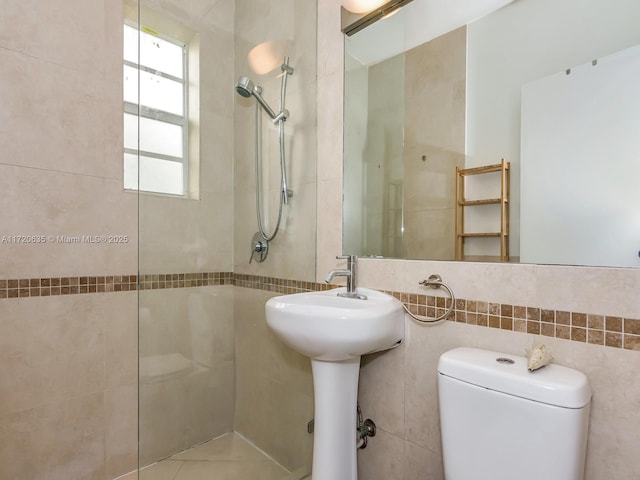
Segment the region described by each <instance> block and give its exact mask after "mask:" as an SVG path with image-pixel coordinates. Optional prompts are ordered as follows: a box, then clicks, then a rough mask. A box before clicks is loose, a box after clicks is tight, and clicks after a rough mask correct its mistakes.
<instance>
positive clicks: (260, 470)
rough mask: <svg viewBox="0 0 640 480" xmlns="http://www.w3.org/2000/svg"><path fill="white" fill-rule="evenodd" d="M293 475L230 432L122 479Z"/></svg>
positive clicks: (235, 479) (278, 479) (242, 479)
mask: <svg viewBox="0 0 640 480" xmlns="http://www.w3.org/2000/svg"><path fill="white" fill-rule="evenodd" d="M289 475H290V473H289V472H288V471H287V470H285V469H284V468H283V467H281V466H280V465H278V464H277V463H276V462H274V461H273V460H272V459H270V458H269V457H267V456H266V455H264V454H263V453H262V452H260V450H258V449H256V448H255V447H253V446H252V445H251V444H250V443H248V442H246V441H245V440H243V439H242V438H241V437H239V436H238V435H236V434H234V433H229V434H227V435H224V436H222V437H219V438H216V439H214V440H211V441H210V442H207V443H204V444H202V445H199V446H197V447H194V448H192V449H190V450H187V451H185V452H181V453H179V454H177V455H174V456H173V457H170V458H167V459H165V460H162V461H160V462H158V463H156V464H154V465H151V466H149V467H146V468H144V469H143V470H141V471H140V473H139V474H138V476H136V475H135V473H133V474H131V475H128V476H126V477H122V479H121V480H255V479H256V478H259V479H260V480H284V479H286V478H289V477H288V476H289Z"/></svg>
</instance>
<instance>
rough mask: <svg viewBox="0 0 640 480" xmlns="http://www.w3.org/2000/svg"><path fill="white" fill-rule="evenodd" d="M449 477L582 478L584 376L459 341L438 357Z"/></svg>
mask: <svg viewBox="0 0 640 480" xmlns="http://www.w3.org/2000/svg"><path fill="white" fill-rule="evenodd" d="M438 400H439V407H440V426H441V435H442V453H443V461H444V475H445V479H446V480H514V479H518V480H534V479H535V480H541V479H544V480H582V479H583V477H584V465H585V456H586V448H587V432H588V429H589V409H590V406H591V387H590V386H589V381H588V380H587V377H586V376H585V375H584V374H583V373H581V372H578V371H576V370H572V369H570V368H566V367H562V366H560V365H555V364H551V365H547V366H546V367H543V368H541V369H539V370H536V371H534V372H529V371H528V370H527V359H526V358H525V357H520V356H515V355H507V354H503V353H498V352H491V351H487V350H480V349H476V348H456V349H454V350H450V351H448V352H446V353H444V354H443V355H442V356H441V357H440V360H439V362H438Z"/></svg>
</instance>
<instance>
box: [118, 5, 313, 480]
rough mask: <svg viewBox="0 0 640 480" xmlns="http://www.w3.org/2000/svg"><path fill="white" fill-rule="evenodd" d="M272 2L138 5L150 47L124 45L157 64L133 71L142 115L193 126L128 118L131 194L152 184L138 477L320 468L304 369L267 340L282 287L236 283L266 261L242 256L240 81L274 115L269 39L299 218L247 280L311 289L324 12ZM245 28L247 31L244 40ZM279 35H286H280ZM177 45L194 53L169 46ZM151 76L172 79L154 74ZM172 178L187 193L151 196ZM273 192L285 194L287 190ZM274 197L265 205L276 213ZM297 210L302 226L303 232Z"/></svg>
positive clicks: (143, 269) (290, 479) (246, 140)
mask: <svg viewBox="0 0 640 480" xmlns="http://www.w3.org/2000/svg"><path fill="white" fill-rule="evenodd" d="M125 1H128V0H125ZM272 3H273V2H270V1H268V0H257V1H255V2H252V5H244V3H243V2H237V3H236V5H235V6H234V7H233V8H229V7H230V4H229V2H219V1H216V0H210V1H206V0H205V1H202V2H189V3H187V4H185V3H184V2H182V1H180V0H167V1H166V2H157V1H153V0H143V1H141V2H140V3H139V12H140V22H139V23H140V27H141V29H142V32H141V38H140V52H139V54H138V52H137V51H135V52H132V51H125V59H126V60H129V61H130V62H131V63H134V64H135V63H136V62H138V60H139V64H140V65H142V66H145V67H148V68H147V69H146V70H145V71H142V72H141V73H140V75H138V74H137V71H136V69H135V68H132V67H131V65H129V64H126V67H125V69H126V68H127V67H128V68H129V70H127V71H125V73H124V78H125V83H124V87H125V88H124V95H125V99H126V101H127V102H128V104H130V105H137V104H138V99H140V103H142V104H143V105H145V106H148V107H151V108H153V109H157V110H163V111H164V112H168V113H170V114H175V115H184V116H185V117H186V119H187V120H188V122H187V123H188V129H187V130H188V133H187V136H186V138H185V139H184V141H183V142H179V141H178V138H181V134H179V132H178V130H180V127H179V126H176V125H170V124H168V123H167V122H161V121H159V120H161V119H160V118H158V117H153V116H149V117H148V118H142V119H141V120H138V119H137V117H136V116H135V115H132V114H133V113H135V112H133V111H132V110H128V111H127V113H125V125H127V128H126V131H125V145H126V147H127V149H128V150H127V154H126V155H125V163H127V164H128V167H129V168H125V186H133V187H134V188H139V189H140V190H147V192H146V193H145V194H140V195H139V196H138V203H139V384H138V385H139V467H140V468H139V478H140V479H142V480H155V479H157V478H161V476H162V475H164V474H168V475H175V474H176V473H177V472H178V471H179V474H180V475H181V476H180V477H179V478H180V479H184V480H190V479H192V478H193V479H194V480H195V479H196V478H202V476H203V475H204V476H206V477H207V478H225V479H228V480H245V479H246V480H249V479H251V480H253V479H254V478H260V479H262V480H299V479H302V478H305V477H306V476H307V475H308V473H309V472H310V467H311V449H312V442H313V436H312V435H311V434H309V433H308V432H307V423H308V422H309V421H310V420H311V419H312V418H313V390H312V377H311V370H310V365H309V361H308V359H307V358H305V357H302V356H298V355H297V354H296V353H295V352H292V351H290V350H288V349H287V347H285V346H284V345H282V344H281V343H279V342H277V341H276V339H274V338H273V336H272V335H270V334H269V332H268V328H267V326H266V322H265V319H264V303H265V302H266V300H267V299H268V298H270V297H272V296H274V295H276V294H277V293H275V292H270V291H265V290H264V289H261V288H259V287H258V288H245V287H241V286H237V285H235V282H236V279H237V278H240V277H242V276H243V275H245V274H247V273H249V270H248V269H253V268H254V267H255V266H256V265H255V262H254V264H251V265H249V264H248V251H247V252H246V253H247V255H245V251H246V246H247V244H248V242H249V239H250V237H249V238H245V237H246V235H247V233H245V231H248V232H250V233H251V234H252V233H253V231H254V229H255V228H256V227H255V225H254V223H255V211H253V210H251V211H250V212H248V211H247V212H245V207H247V206H250V207H251V208H254V202H253V201H247V199H248V198H249V199H253V192H252V191H247V185H248V184H249V183H251V184H253V179H251V180H250V182H249V181H248V180H247V179H246V178H245V177H244V176H243V174H244V173H243V172H245V171H251V172H252V171H253V165H252V164H251V166H250V167H248V163H249V162H252V161H253V154H252V153H251V154H247V153H248V150H247V149H248V148H249V147H250V145H252V144H253V140H252V137H249V136H245V135H244V133H246V132H252V131H253V103H250V102H248V101H245V99H242V98H241V99H240V101H238V97H237V96H236V95H235V93H234V83H235V81H236V79H237V78H236V77H238V76H241V75H245V76H251V77H254V79H255V80H256V82H259V83H260V84H261V85H263V86H264V88H265V92H264V95H265V98H266V99H267V100H268V101H269V102H270V103H272V104H275V105H277V103H278V101H277V100H278V95H279V89H277V88H274V87H273V85H275V84H276V83H278V85H279V81H280V79H279V78H278V77H277V76H278V74H279V73H280V72H279V66H280V63H281V62H282V58H280V59H279V60H278V61H277V63H276V70H272V71H271V72H269V73H268V74H263V75H261V76H258V75H256V74H255V73H254V72H253V71H252V70H251V69H250V66H249V65H248V64H247V60H246V59H247V57H248V54H249V52H250V51H251V50H252V49H253V47H255V46H256V45H258V44H260V43H263V42H265V41H268V40H270V39H271V37H274V38H275V39H276V40H277V42H276V43H278V45H283V46H284V48H285V51H282V52H278V54H279V56H284V55H288V56H290V57H291V65H292V66H293V67H294V68H295V69H296V70H295V73H294V76H292V78H291V79H290V83H289V91H290V92H291V94H290V96H288V98H287V109H289V110H290V111H291V117H290V118H289V119H288V120H287V125H286V133H285V136H286V142H287V144H286V148H287V153H288V156H287V161H288V168H289V169H290V183H291V186H292V188H293V189H294V191H295V194H294V195H295V197H294V198H292V200H291V204H292V205H294V206H295V209H294V208H293V207H291V209H290V210H287V211H285V213H284V217H285V222H286V223H288V224H287V225H284V226H283V228H282V233H281V235H282V237H281V242H282V243H281V244H280V245H279V246H277V247H274V249H273V251H272V253H271V255H272V257H270V262H265V264H261V265H260V266H259V268H260V269H259V270H253V271H252V273H253V274H254V275H256V276H257V278H272V277H280V278H284V279H288V280H296V281H305V282H312V281H315V255H314V254H313V252H314V246H315V196H316V190H315V170H316V168H315V155H314V154H313V153H312V154H311V155H310V154H309V152H315V142H316V132H315V115H316V112H315V108H316V107H315V105H316V97H317V96H316V94H315V91H316V85H315V76H316V72H315V68H316V61H315V43H316V37H315V30H316V18H315V12H316V4H315V0H303V1H300V0H295V1H294V0H287V1H283V2H278V3H277V4H274V5H272ZM256 4H261V5H256ZM267 8H268V9H271V10H272V13H273V14H274V15H276V16H277V17H278V18H279V19H280V22H279V23H278V24H277V25H275V24H274V25H273V26H269V27H268V28H258V27H259V26H261V25H262V26H264V25H265V19H264V16H263V15H260V14H259V13H258V12H261V11H263V10H264V9H267ZM275 10H278V12H275ZM284 19H286V20H284ZM284 24H286V25H284ZM235 25H245V26H248V29H246V30H245V29H244V28H242V31H241V32H240V31H238V32H234V30H235ZM251 25H255V28H254V27H251ZM283 28H284V30H283ZM247 31H250V32H251V33H247ZM283 32H284V35H285V36H286V37H289V39H288V40H286V41H282V35H283ZM125 34H126V33H125ZM163 42H164V43H163ZM180 44H183V45H185V49H184V50H183V49H182V48H174V47H175V45H180ZM183 53H184V55H186V57H185V58H186V59H187V62H186V65H187V68H186V70H185V71H184V72H178V71H169V70H170V67H169V66H168V64H170V63H171V62H170V61H169V60H171V59H172V58H174V57H177V56H178V55H182V54H183ZM138 55H139V58H138ZM239 55H241V56H242V58H241V59H239V58H238V56H239ZM302 58H304V61H301V60H302ZM125 63H126V62H125ZM156 70H162V71H163V72H164V73H168V74H169V76H167V75H163V76H158V75H156V72H155V71H156ZM138 77H140V78H138ZM181 82H184V84H185V85H187V90H186V92H185V97H184V98H185V99H186V101H185V102H184V103H183V104H182V105H178V103H175V102H174V103H171V102H170V101H169V99H168V97H169V96H170V95H171V93H170V92H171V91H174V90H176V89H177V88H178V87H180V85H181ZM180 88H181V87H180ZM266 124H267V122H263V127H264V129H265V130H266V134H267V136H265V138H264V140H263V141H264V145H263V148H264V151H265V152H266V154H265V157H266V161H267V162H269V163H268V165H265V172H266V177H269V176H270V175H269V172H271V171H277V163H273V161H272V160H273V159H272V158H271V157H272V156H273V155H272V152H274V151H276V152H277V150H278V148H277V141H278V138H277V137H272V135H273V128H271V127H270V126H269V125H266ZM310 125H312V126H313V128H309V126H310ZM167 126H171V127H174V129H173V130H175V131H173V130H171V129H170V128H169V129H168V128H167ZM183 145H184V146H185V147H187V148H185V149H183V148H182V147H183ZM238 145H241V146H242V147H241V148H239V147H238ZM138 149H140V150H141V151H142V152H143V153H144V151H149V152H157V151H159V150H162V151H163V152H164V155H165V157H164V158H148V157H145V156H144V154H143V153H142V154H140V155H137V154H133V153H131V152H132V151H133V150H136V151H137V150H138ZM167 149H168V150H167ZM167 151H171V152H173V153H172V154H171V155H174V154H175V156H176V157H177V156H180V155H182V154H183V151H184V152H188V153H185V159H186V160H185V161H186V162H187V163H188V165H189V169H188V170H189V178H184V179H183V177H182V176H181V175H182V171H178V170H177V169H174V168H173V167H174V166H175V165H179V164H178V163H177V162H172V161H169V160H168V159H167V158H168V157H169V155H168V154H166V152H167ZM245 163H246V165H245ZM267 181H269V179H268V178H267ZM167 182H168V183H167ZM171 182H174V183H175V185H178V184H179V185H181V186H182V185H185V186H188V191H185V192H182V193H184V196H182V197H175V196H170V195H155V194H153V193H149V191H154V190H162V191H163V192H167V188H168V187H167V185H170V184H171ZM127 188H128V187H127ZM268 190H269V192H268V194H273V193H274V191H273V190H271V189H268ZM169 193H173V192H169ZM275 195H276V196H275V199H276V200H277V198H278V197H277V195H278V191H277V189H276V190H275ZM273 203H274V200H271V201H270V202H267V208H273ZM294 212H295V213H294ZM291 215H296V216H297V217H295V222H294V221H291V220H292V219H294V217H290V216H291ZM287 220H288V222H287ZM296 229H300V231H297V230H296ZM238 245H242V247H238ZM240 252H242V255H240ZM236 254H237V255H236ZM245 257H246V258H245ZM172 478H173V477H172Z"/></svg>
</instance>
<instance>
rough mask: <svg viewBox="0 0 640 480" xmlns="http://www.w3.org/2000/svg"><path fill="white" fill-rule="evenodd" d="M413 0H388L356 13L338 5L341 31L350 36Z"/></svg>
mask: <svg viewBox="0 0 640 480" xmlns="http://www.w3.org/2000/svg"><path fill="white" fill-rule="evenodd" d="M412 1H413V0H389V1H388V2H386V3H383V4H382V5H380V6H377V7H375V8H374V9H373V10H371V11H370V12H368V13H367V12H363V13H356V12H352V11H350V10H348V9H346V8H345V7H342V6H341V7H340V17H341V23H342V33H344V34H345V35H348V36H351V35H353V34H354V33H357V32H359V31H360V30H362V29H363V28H366V27H368V26H369V25H371V24H372V23H375V22H377V21H378V20H380V19H382V18H384V17H386V16H388V15H390V14H391V13H393V12H395V11H396V10H398V9H399V8H400V7H403V6H405V5H406V4H408V3H411V2H412Z"/></svg>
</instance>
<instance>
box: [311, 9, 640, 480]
mask: <svg viewBox="0 0 640 480" xmlns="http://www.w3.org/2000/svg"><path fill="white" fill-rule="evenodd" d="M339 5H340V2H339V1H338V0H332V1H327V2H319V4H318V38H319V42H318V101H319V103H320V102H322V103H321V104H322V105H323V108H322V109H319V110H318V133H319V138H321V139H325V138H326V139H329V138H330V139H332V140H331V141H321V142H319V144H318V158H321V159H322V161H321V162H320V163H319V164H318V199H319V201H320V200H321V201H322V205H323V208H322V209H319V211H318V246H317V270H316V277H317V280H318V281H321V280H322V278H323V277H324V275H325V274H326V272H328V271H329V270H331V269H332V268H335V266H336V265H337V264H339V262H337V261H336V260H335V255H336V254H339V253H341V222H340V220H339V219H340V218H341V191H342V176H341V172H342V168H341V158H342V154H341V150H342V147H341V143H342V142H341V138H342V134H341V130H342V100H341V97H342V94H341V93H342V87H341V80H342V70H341V69H342V63H341V62H342V56H343V55H342V49H343V39H342V34H341V33H340V28H339V25H340V23H339V21H340V19H339ZM360 268H361V273H360V284H361V285H363V286H368V287H372V288H379V289H385V290H393V291H399V292H407V293H424V291H423V290H422V289H421V288H420V287H418V285H417V283H418V282H419V281H421V280H423V279H424V278H426V277H428V276H429V275H430V274H432V273H439V274H441V275H442V277H443V279H444V281H445V282H447V283H448V284H449V285H450V286H451V287H452V288H453V290H454V292H455V293H456V295H458V296H459V297H460V298H465V299H474V300H478V301H486V302H496V303H508V304H511V305H527V306H532V307H538V308H546V309H554V310H568V311H574V312H592V313H601V314H605V315H611V316H622V317H624V316H628V317H630V318H638V316H639V315H638V312H640V296H638V295H637V292H638V291H639V288H640V271H638V270H632V269H607V268H579V267H544V266H534V265H500V264H481V263H454V262H409V261H401V260H361V262H360ZM406 332H407V340H406V342H405V345H404V346H403V347H401V348H399V349H396V350H394V351H391V352H387V353H382V354H378V355H376V356H373V357H369V358H365V359H364V360H363V368H362V371H361V382H360V389H361V391H360V402H361V403H362V406H363V409H364V413H365V415H366V416H369V417H371V418H373V419H374V420H375V421H376V423H377V424H378V427H379V428H378V435H377V436H376V437H375V438H374V439H372V441H371V442H370V443H369V444H370V447H368V448H367V449H366V450H364V451H362V452H360V462H359V468H360V473H361V478H362V480H371V479H385V480H386V479H389V478H397V479H418V478H434V479H437V478H442V460H441V456H440V443H439V422H438V416H437V402H436V396H435V387H436V373H435V372H436V370H435V368H436V362H437V358H438V356H439V355H440V354H441V353H442V352H444V351H445V350H447V349H450V348H453V347H456V346H460V345H472V346H478V347H482V348H490V349H495V350H500V351H504V352H507V353H515V354H521V353H522V352H523V351H524V348H525V347H528V346H530V345H531V342H532V340H533V339H534V336H533V335H529V334H526V333H519V332H505V331H502V330H498V329H492V328H486V327H479V326H477V325H476V326H473V325H462V324H458V323H454V322H446V323H445V324H444V325H439V326H434V327H427V326H422V325H417V324H415V323H413V322H410V321H407V324H406ZM544 341H545V343H547V344H548V345H550V346H551V348H552V349H553V351H554V357H555V361H556V362H557V363H560V364H563V365H568V366H570V367H574V368H577V369H579V370H582V371H584V372H585V373H586V374H587V375H588V376H589V378H590V381H591V383H592V388H593V392H594V397H593V406H592V414H591V425H590V434H589V447H588V455H587V474H586V478H587V479H588V480H599V479H601V478H635V477H637V476H638V475H640V460H639V459H638V457H637V455H636V454H635V453H634V447H633V446H634V445H637V444H638V442H639V441H640V437H639V434H638V432H640V416H639V415H637V414H636V413H630V412H635V410H637V408H635V406H634V402H635V400H634V399H635V398H637V397H638V395H639V394H640V382H638V380H637V378H636V377H637V375H635V373H634V372H635V371H636V370H637V368H638V364H639V362H640V355H639V354H638V352H636V351H627V350H623V349H618V348H610V347H605V346H597V345H589V344H585V343H579V342H572V341H567V340H563V339H547V338H546V337H545V338H544ZM379 385H383V386H384V387H385V388H379ZM392 472H393V473H392Z"/></svg>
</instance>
